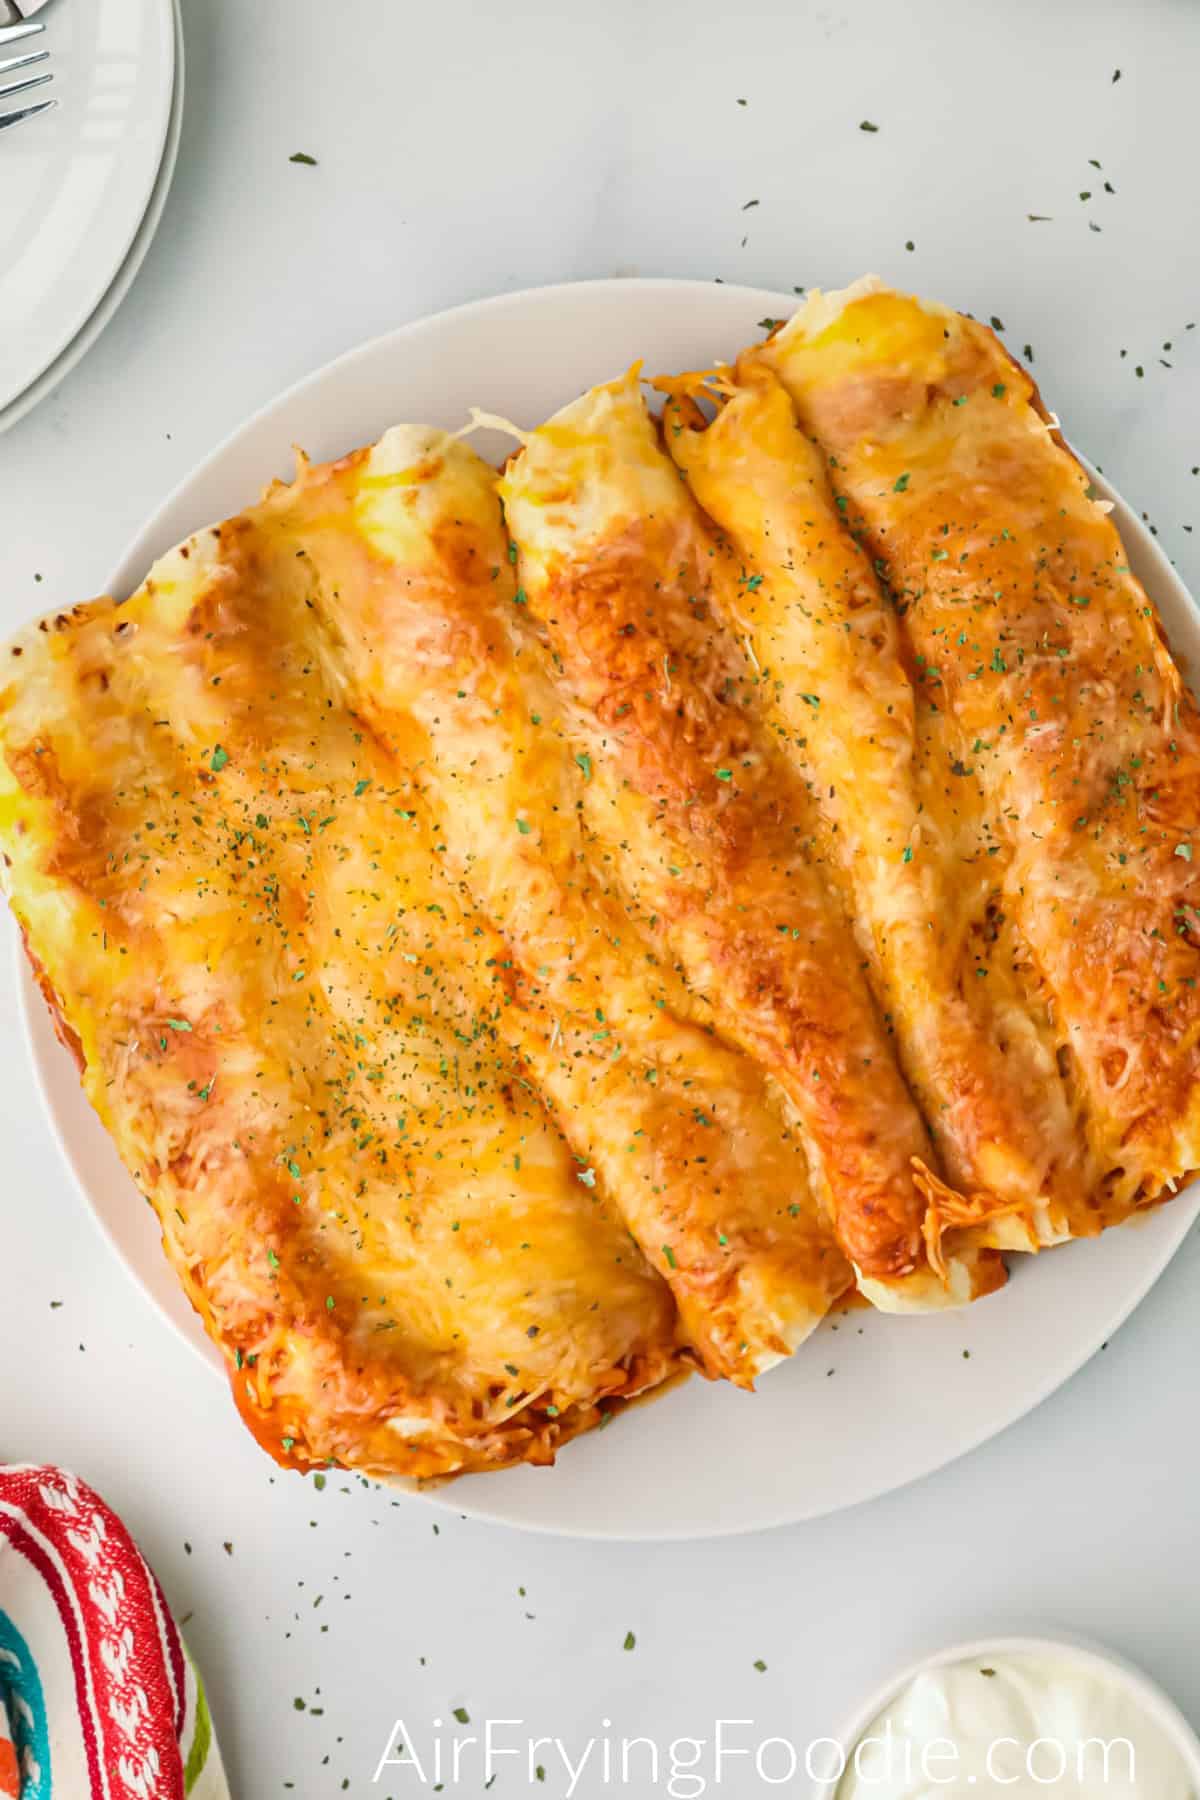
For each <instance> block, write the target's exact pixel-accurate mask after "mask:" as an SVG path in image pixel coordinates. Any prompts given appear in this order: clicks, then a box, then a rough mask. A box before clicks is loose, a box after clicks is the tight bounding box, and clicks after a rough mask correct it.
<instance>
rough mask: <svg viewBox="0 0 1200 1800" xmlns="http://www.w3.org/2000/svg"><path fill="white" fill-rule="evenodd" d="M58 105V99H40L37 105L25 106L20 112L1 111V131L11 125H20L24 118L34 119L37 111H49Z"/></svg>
mask: <svg viewBox="0 0 1200 1800" xmlns="http://www.w3.org/2000/svg"><path fill="white" fill-rule="evenodd" d="M57 105H58V101H57V100H39V101H38V102H37V103H36V105H34V106H23V107H21V109H20V110H19V111H18V112H11V113H0V131H6V130H7V129H8V127H9V126H10V125H19V124H20V123H21V120H22V119H32V118H33V117H34V115H35V114H36V113H43V112H49V111H50V109H51V107H53V106H57Z"/></svg>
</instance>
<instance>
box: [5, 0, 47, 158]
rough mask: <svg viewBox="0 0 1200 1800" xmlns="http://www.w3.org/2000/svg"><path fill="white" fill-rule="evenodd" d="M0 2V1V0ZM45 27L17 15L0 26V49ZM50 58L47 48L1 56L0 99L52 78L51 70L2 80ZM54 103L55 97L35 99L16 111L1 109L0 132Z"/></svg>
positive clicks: (21, 92) (43, 29)
mask: <svg viewBox="0 0 1200 1800" xmlns="http://www.w3.org/2000/svg"><path fill="white" fill-rule="evenodd" d="M0 4H2V0H0ZM26 10H28V11H33V10H35V9H34V8H33V7H27V9H26ZM45 29H46V27H45V26H44V25H43V24H41V23H40V22H39V21H36V20H33V19H21V18H20V16H19V15H18V20H17V23H16V24H13V25H0V49H4V48H6V47H7V46H8V45H9V44H14V43H17V42H18V41H19V40H20V39H21V38H28V37H33V36H35V35H36V33H38V32H39V31H45ZM49 57H50V52H49V51H48V50H26V51H24V52H22V53H21V54H20V55H19V56H8V57H4V58H2V59H0V100H9V99H12V98H13V97H14V96H15V95H17V94H26V93H28V92H29V91H30V89H31V88H39V87H44V86H45V84H46V83H47V82H48V81H53V79H54V74H53V71H52V70H49V71H46V72H44V73H42V72H39V73H38V74H36V75H19V76H18V77H17V79H16V80H15V81H7V80H5V77H6V76H8V75H12V74H15V73H16V71H17V70H20V69H29V68H32V67H33V65H34V64H36V63H43V62H47V61H48V60H49ZM57 104H58V102H57V101H56V100H38V101H35V102H33V104H32V105H29V106H22V107H18V109H17V111H16V112H0V131H6V130H7V129H8V127H9V126H10V125H19V124H20V123H21V121H22V120H23V119H32V118H34V117H35V116H36V115H37V114H38V113H43V112H48V111H49V110H50V108H51V107H52V106H56V105H57Z"/></svg>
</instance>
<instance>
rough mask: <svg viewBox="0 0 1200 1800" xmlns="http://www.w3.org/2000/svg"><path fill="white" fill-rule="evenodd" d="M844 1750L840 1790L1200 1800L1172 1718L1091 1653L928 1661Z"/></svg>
mask: <svg viewBox="0 0 1200 1800" xmlns="http://www.w3.org/2000/svg"><path fill="white" fill-rule="evenodd" d="M847 1758H848V1762H847V1768H846V1772H845V1774H844V1775H843V1776H842V1779H841V1781H840V1782H839V1784H838V1787H837V1790H836V1793H837V1800H968V1797H969V1800H999V1797H1001V1796H1007V1800H1034V1796H1037V1800H1083V1797H1084V1796H1086V1800H1198V1796H1197V1792H1196V1787H1195V1785H1194V1783H1193V1780H1192V1776H1191V1774H1190V1773H1189V1765H1188V1762H1187V1761H1186V1760H1185V1757H1184V1753H1183V1750H1182V1749H1181V1748H1180V1746H1179V1745H1178V1744H1177V1742H1176V1741H1175V1739H1174V1737H1173V1736H1172V1735H1171V1734H1170V1732H1169V1730H1168V1729H1167V1727H1166V1726H1165V1725H1164V1724H1160V1722H1159V1721H1158V1720H1157V1719H1156V1718H1154V1717H1152V1716H1151V1714H1150V1713H1149V1712H1148V1710H1147V1708H1146V1705H1145V1703H1144V1702H1143V1701H1142V1699H1141V1698H1140V1696H1139V1695H1138V1692H1137V1690H1136V1688H1135V1687H1134V1686H1133V1685H1132V1684H1131V1683H1129V1682H1127V1681H1126V1680H1125V1679H1124V1677H1123V1676H1122V1675H1121V1672H1120V1671H1119V1670H1118V1669H1117V1668H1115V1667H1114V1666H1112V1665H1110V1664H1107V1663H1105V1662H1104V1661H1102V1660H1101V1659H1099V1658H1094V1659H1093V1658H1091V1657H1088V1656H1087V1655H1086V1654H1084V1653H1080V1655H1079V1658H1078V1659H1077V1660H1072V1659H1070V1658H1069V1657H1066V1656H1064V1657H1062V1658H1058V1657H1055V1658H1048V1657H1038V1656H1032V1655H1030V1656H1023V1655H1009V1656H1004V1657H1003V1658H1000V1657H998V1658H997V1659H996V1660H995V1661H992V1660H990V1659H989V1658H988V1657H986V1656H985V1657H981V1658H980V1659H979V1660H978V1661H971V1662H956V1663H949V1664H945V1665H943V1666H942V1667H940V1668H932V1669H926V1670H924V1671H923V1672H922V1673H921V1674H919V1675H918V1676H916V1677H915V1679H914V1680H912V1681H911V1682H910V1683H909V1684H908V1686H907V1687H905V1688H904V1689H903V1691H902V1692H901V1693H900V1694H898V1695H897V1697H896V1699H895V1700H894V1701H892V1703H891V1704H890V1705H889V1706H887V1707H886V1708H885V1709H884V1711H883V1712H881V1713H880V1714H879V1716H878V1717H877V1718H876V1719H875V1720H874V1721H873V1722H872V1724H871V1725H870V1726H869V1727H868V1729H867V1730H866V1731H865V1732H864V1733H863V1735H862V1737H861V1738H860V1739H859V1741H858V1743H857V1744H856V1745H854V1746H853V1747H850V1746H847Z"/></svg>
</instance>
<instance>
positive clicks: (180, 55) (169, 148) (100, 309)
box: [0, 0, 187, 434]
mask: <svg viewBox="0 0 1200 1800" xmlns="http://www.w3.org/2000/svg"><path fill="white" fill-rule="evenodd" d="M169 3H170V5H171V9H172V13H173V15H174V35H175V50H174V73H173V80H172V83H171V103H170V109H169V112H168V115H167V129H166V136H165V138H164V140H163V150H162V157H161V160H160V161H159V165H158V169H157V171H156V173H155V177H154V185H153V186H152V188H151V190H150V198H149V201H148V203H147V205H146V209H145V211H144V212H143V214H142V216H141V219H140V220H139V222H138V227H137V230H136V231H135V232H134V234H133V237H132V239H131V240H130V244H129V248H128V250H127V251H126V253H125V255H124V257H123V259H122V260H121V262H120V263H119V264H118V266H117V269H116V270H115V272H114V274H113V278H112V280H111V281H110V283H109V285H108V286H107V287H106V288H105V290H104V292H103V293H102V294H101V296H100V298H99V300H98V301H97V302H96V305H95V306H94V307H93V309H92V311H91V312H90V313H89V314H88V316H87V318H86V319H85V320H84V321H83V323H82V325H81V326H80V327H79V330H78V331H77V332H76V333H75V335H74V337H72V338H70V339H68V341H67V343H65V344H64V345H63V347H62V349H61V350H60V351H59V353H58V355H57V356H56V357H55V358H54V359H53V361H52V362H49V363H47V364H46V367H45V368H44V369H43V370H42V371H41V373H40V374H38V375H35V376H34V378H33V380H32V381H31V382H30V383H29V385H28V386H27V387H23V388H22V389H21V391H20V393H18V394H14V395H13V397H12V399H11V400H9V401H8V402H7V403H6V404H5V405H3V406H0V434H2V433H4V432H6V431H8V430H10V429H11V428H12V426H14V425H16V424H18V423H19V422H20V421H21V420H22V419H23V418H25V417H26V416H27V415H28V414H29V413H30V412H32V411H33V409H34V407H35V406H38V405H40V403H41V402H42V401H43V400H45V399H47V398H48V397H49V396H50V395H51V394H52V393H53V392H54V390H55V388H56V387H58V386H59V384H60V383H61V382H63V381H65V380H66V378H67V376H68V375H69V374H70V373H71V372H72V370H73V369H75V368H77V367H78V366H79V364H80V363H81V362H82V361H83V358H84V357H85V356H86V355H87V353H88V351H89V350H91V349H92V348H93V347H94V346H95V344H96V343H97V342H98V341H99V339H100V338H101V337H102V336H103V335H104V332H105V331H106V330H107V328H108V326H109V325H111V324H112V321H113V319H114V318H115V317H116V315H117V313H118V312H119V311H120V310H121V306H122V304H123V302H124V301H125V299H126V298H127V296H128V294H129V291H130V289H131V288H132V286H133V284H134V282H135V281H136V280H137V277H138V275H139V274H140V273H141V268H142V264H143V263H144V262H145V260H146V257H147V256H148V255H149V253H150V246H151V245H152V244H153V242H154V240H155V238H156V237H157V236H158V228H159V226H160V225H161V224H162V219H163V214H164V212H165V211H166V206H167V200H168V198H169V196H170V192H171V186H172V183H173V181H174V179H175V166H176V164H177V162H178V160H179V145H180V140H181V139H182V136H183V109H184V101H185V98H186V91H187V54H186V46H185V43H184V35H183V0H169Z"/></svg>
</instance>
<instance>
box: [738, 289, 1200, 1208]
mask: <svg viewBox="0 0 1200 1800" xmlns="http://www.w3.org/2000/svg"><path fill="white" fill-rule="evenodd" d="M759 359H761V361H763V362H765V363H767V364H768V365H769V366H770V367H771V368H773V369H774V370H775V371H776V372H777V373H778V375H779V377H780V379H781V380H782V381H783V383H784V384H785V386H786V387H787V389H788V391H789V393H790V395H791V397H792V400H793V403H794V405H795V407H796V410H797V414H798V416H799V419H800V421H801V423H802V425H803V426H804V428H805V430H806V431H808V432H810V433H811V434H812V436H813V437H814V439H815V440H816V441H817V442H818V443H819V445H820V446H821V449H822V451H823V452H824V453H825V455H826V457H827V460H828V467H829V470H830V473H831V478H832V481H833V484H834V487H835V489H836V491H837V493H838V494H839V495H840V496H841V502H842V504H843V507H844V512H845V517H846V522H847V525H848V526H849V527H850V528H851V529H852V530H853V531H854V532H855V534H856V535H857V536H858V537H859V539H860V541H861V542H862V543H863V545H864V547H865V548H866V550H867V552H868V554H869V555H870V556H871V557H872V558H874V559H875V561H876V565H877V567H878V568H879V569H880V570H881V571H882V574H883V578H884V580H885V581H886V583H887V584H888V587H889V589H890V590H891V592H892V595H893V596H894V599H895V601H896V612H897V616H898V618H899V621H900V623H899V631H900V641H901V646H902V653H903V655H904V658H905V661H906V663H907V666H908V669H909V671H910V675H911V680H912V683H913V687H914V690H915V692H916V696H917V705H918V708H919V710H920V711H921V714H922V717H923V720H924V727H925V732H924V735H925V752H926V755H927V757H928V758H929V759H930V761H931V763H932V764H936V765H938V766H940V767H941V769H942V770H943V771H947V770H948V771H950V773H951V775H952V776H953V777H954V779H953V780H952V781H951V782H946V783H945V784H944V787H943V792H942V794H941V795H940V796H939V797H938V798H937V818H938V829H939V833H940V835H941V837H942V839H943V842H944V843H946V844H948V845H949V847H950V850H951V853H952V856H953V858H954V864H953V865H948V867H949V866H957V867H958V868H961V867H964V866H965V867H968V868H972V869H981V868H984V867H986V869H987V871H988V873H987V877H986V880H985V881H982V882H981V881H979V880H975V879H973V880H970V881H968V882H967V883H966V884H965V885H963V886H959V885H958V884H957V883H949V884H948V887H947V892H948V893H949V894H950V895H951V897H952V898H953V901H954V906H955V925H956V928H957V929H958V930H959V931H960V932H964V933H970V934H971V936H972V942H973V944H974V942H977V941H979V935H980V934H979V926H980V923H981V920H980V914H979V905H980V901H981V899H983V897H984V895H985V894H986V901H985V904H984V912H983V918H982V923H983V924H984V926H985V927H986V928H987V929H988V930H992V931H994V934H995V935H994V939H993V949H992V952H991V954H990V956H987V957H986V958H981V967H982V968H983V970H984V972H985V973H984V978H985V979H987V980H988V981H989V982H991V981H992V980H993V979H994V976H995V975H996V974H997V973H1000V972H1001V970H1002V971H1003V976H1004V982H1005V991H1006V995H1007V996H1010V997H1012V998H1014V999H1015V1001H1016V1003H1017V1004H1016V1012H1017V1013H1018V1015H1019V1014H1020V1012H1022V1011H1023V1012H1024V1014H1025V1016H1026V1018H1027V1020H1028V1035H1027V1037H1026V1048H1027V1051H1028V1052H1029V1054H1030V1058H1031V1060H1030V1063H1029V1066H1030V1067H1033V1066H1034V1063H1033V1061H1032V1055H1033V1052H1034V1051H1035V1050H1037V1051H1038V1053H1039V1054H1042V1053H1043V1052H1044V1049H1045V1048H1049V1047H1052V1048H1053V1049H1054V1051H1055V1053H1056V1057H1057V1061H1058V1064H1059V1067H1060V1071H1061V1074H1060V1081H1061V1104H1060V1102H1059V1101H1056V1102H1055V1110H1056V1112H1057V1113H1058V1116H1059V1124H1058V1125H1057V1126H1055V1127H1054V1128H1053V1130H1052V1132H1051V1134H1050V1135H1049V1137H1048V1140H1047V1142H1048V1148H1049V1150H1050V1157H1051V1161H1050V1165H1049V1167H1048V1170H1047V1177H1048V1179H1047V1182H1046V1186H1045V1189H1044V1192H1045V1196H1046V1198H1047V1202H1048V1204H1047V1207H1046V1214H1047V1215H1048V1216H1047V1217H1046V1218H1045V1220H1044V1223H1043V1224H1042V1225H1039V1223H1038V1221H1037V1220H1036V1219H1035V1218H1033V1217H1031V1218H1030V1225H1031V1229H1033V1230H1035V1231H1039V1230H1043V1229H1044V1228H1045V1227H1049V1230H1050V1233H1051V1234H1052V1235H1065V1234H1068V1233H1069V1234H1076V1235H1077V1234H1083V1233H1088V1232H1093V1231H1097V1230H1099V1229H1100V1228H1101V1226H1103V1225H1105V1224H1109V1223H1112V1222H1114V1221H1117V1220H1119V1219H1121V1218H1124V1217H1125V1216H1127V1214H1128V1213H1129V1212H1130V1211H1131V1210H1132V1209H1134V1208H1136V1207H1138V1206H1141V1205H1144V1204H1147V1203H1150V1202H1153V1201H1155V1200H1158V1199H1160V1198H1162V1197H1164V1195H1165V1194H1166V1193H1168V1192H1170V1191H1171V1189H1172V1186H1173V1183H1174V1182H1175V1181H1176V1180H1177V1179H1178V1178H1179V1177H1181V1176H1183V1175H1185V1174H1186V1173H1188V1172H1189V1171H1190V1170H1192V1169H1193V1168H1195V1167H1196V1166H1197V1164H1198V1163H1200V1082H1198V1076H1200V989H1198V988H1197V985H1196V983H1197V979H1198V978H1200V968H1198V959H1197V916H1196V912H1195V907H1196V904H1197V901H1198V900H1200V893H1198V891H1197V876H1196V873H1195V864H1194V862H1193V855H1194V854H1196V855H1200V844H1197V843H1195V842H1194V839H1195V837H1196V835H1197V824H1198V821H1197V796H1198V792H1200V731H1198V729H1197V725H1198V721H1197V713H1196V708H1195V704H1194V702H1193V701H1192V698H1191V696H1190V695H1189V693H1188V692H1187V689H1186V688H1185V686H1184V683H1183V680H1182V677H1181V676H1180V673H1179V670H1178V668H1177V667H1176V665H1175V663H1174V661H1173V660H1172V657H1171V654H1170V651H1169V648H1168V646H1167V644H1166V642H1165V640H1164V637H1163V634H1162V629H1161V626H1160V624H1159V621H1158V618H1157V616H1156V614H1155V612H1154V609H1153V607H1152V605H1151V604H1150V602H1149V600H1148V599H1147V596H1146V594H1145V592H1144V591H1143V589H1142V588H1141V586H1140V585H1139V583H1138V582H1137V581H1136V580H1135V579H1134V577H1133V576H1132V574H1131V573H1130V571H1129V568H1128V566H1127V563H1126V560H1125V554H1124V551H1123V549H1122V546H1121V542H1120V539H1119V537H1118V535H1117V532H1116V530H1115V528H1114V526H1113V524H1112V521H1111V520H1110V519H1109V517H1108V516H1107V513H1106V511H1105V509H1104V507H1103V506H1102V505H1101V504H1099V503H1097V502H1096V501H1094V500H1093V499H1092V498H1091V496H1090V494H1089V491H1088V483H1087V477H1086V475H1085V474H1084V472H1083V470H1082V469H1081V468H1080V467H1079V464H1078V463H1077V462H1076V461H1075V459H1074V458H1073V457H1072V456H1071V454H1070V452H1069V451H1068V450H1067V448H1066V446H1065V445H1064V444H1063V442H1062V440H1061V438H1060V437H1059V436H1058V434H1057V432H1056V431H1054V430H1053V429H1052V428H1051V426H1050V424H1049V422H1048V419H1047V415H1046V413H1045V411H1044V409H1043V408H1042V406H1041V403H1040V401H1039V398H1038V395H1037V391H1036V389H1035V388H1034V385H1033V383H1032V381H1031V380H1030V378H1029V376H1028V375H1027V374H1026V373H1025V372H1024V371H1023V370H1022V369H1020V368H1019V367H1018V366H1017V365H1016V364H1015V363H1014V362H1013V361H1012V359H1011V358H1010V357H1009V356H1008V354H1007V353H1006V352H1005V350H1004V349H1003V347H1002V345H1001V344H1000V343H999V342H998V340H997V339H996V338H995V336H994V335H993V334H992V333H991V332H990V331H988V330H987V329H986V328H985V327H983V326H981V325H978V324H976V323H975V322H974V321H972V320H969V319H965V318H963V317H961V316H960V315H959V314H957V313H954V312H950V311H948V310H946V309H945V308H942V307H938V306H933V305H930V304H927V303H924V302H921V301H918V300H913V299H909V298H907V297H905V296H902V295H899V294H894V293H891V292H888V291H887V290H884V289H882V288H879V287H878V286H877V285H876V286H872V287H869V288H867V289H862V288H860V289H858V290H856V291H852V292H851V293H849V294H847V295H846V296H841V297H839V296H830V297H825V298H822V299H821V300H819V301H817V302H816V303H815V304H814V307H813V308H812V310H810V309H809V308H807V307H805V308H801V310H800V312H799V313H798V314H797V315H796V317H795V319H793V321H792V322H791V324H790V325H788V326H787V327H786V328H785V329H784V330H783V331H782V332H781V333H779V335H778V336H777V337H775V338H774V339H773V340H771V342H770V343H769V344H768V345H767V346H766V347H765V348H764V349H763V350H762V351H761V352H760V353H759V358H755V359H752V360H759ZM933 798H934V796H933V794H932V793H931V795H930V799H931V802H932V800H933ZM985 935H986V933H985ZM1006 1004H1007V1001H1006ZM1039 1047H1040V1048H1039ZM1064 1115H1065V1117H1064ZM1066 1119H1071V1120H1073V1121H1075V1125H1074V1130H1073V1132H1071V1133H1070V1134H1068V1133H1067V1130H1066V1123H1065V1120H1066ZM1072 1139H1073V1140H1074V1141H1072ZM1071 1160H1073V1161H1074V1162H1075V1164H1076V1165H1077V1166H1079V1167H1080V1168H1081V1169H1082V1171H1083V1175H1084V1179H1083V1180H1082V1182H1081V1183H1080V1184H1079V1185H1078V1187H1076V1186H1075V1185H1074V1184H1073V1183H1072V1182H1071V1181H1068V1180H1065V1179H1059V1180H1053V1179H1050V1178H1052V1177H1053V1176H1054V1175H1055V1173H1056V1172H1057V1173H1059V1174H1061V1173H1062V1172H1063V1171H1065V1170H1066V1168H1067V1167H1068V1166H1069V1162H1070V1161H1071ZM944 1216H945V1218H946V1219H947V1220H948V1221H951V1222H953V1221H954V1220H955V1219H956V1218H957V1217H959V1216H961V1215H960V1214H959V1213H958V1212H957V1210H956V1208H955V1206H954V1204H953V1203H952V1202H951V1203H950V1204H949V1205H948V1206H947V1207H946V1209H945V1215H944Z"/></svg>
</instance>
